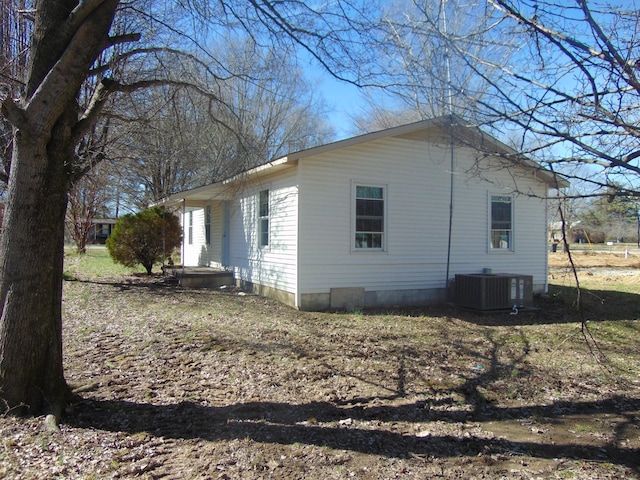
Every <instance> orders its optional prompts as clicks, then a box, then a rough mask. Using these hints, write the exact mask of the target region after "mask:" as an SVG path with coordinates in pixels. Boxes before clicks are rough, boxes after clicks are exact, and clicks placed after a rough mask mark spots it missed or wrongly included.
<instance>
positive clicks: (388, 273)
mask: <svg viewBox="0 0 640 480" xmlns="http://www.w3.org/2000/svg"><path fill="white" fill-rule="evenodd" d="M454 120H456V122H459V120H457V119H454ZM557 186H558V185H557V184H556V181H555V179H554V177H553V175H552V174H551V173H550V172H547V171H544V170H541V169H540V168H538V166H537V165H536V164H534V163H533V162H532V161H531V160H529V159H527V158H524V157H522V156H518V155H517V153H516V152H515V151H513V150H511V149H510V148H509V147H507V146H506V145H504V144H502V143H501V142H499V141H498V140H496V139H495V138H493V137H491V136H489V135H486V134H484V133H483V132H481V131H480V130H479V129H477V128H473V127H463V126H461V125H460V124H459V123H456V124H452V122H451V118H450V117H443V118H439V119H433V120H425V121H421V122H418V123H413V124H409V125H404V126H400V127H396V128H391V129H388V130H384V131H380V132H375V133H370V134H366V135H361V136H357V137H354V138H350V139H346V140H342V141H338V142H335V143H331V144H328V145H323V146H319V147H315V148H310V149H308V150H303V151H300V152H296V153H292V154H290V155H287V156H285V157H282V158H279V159H277V160H274V161H272V162H270V163H267V164H265V165H263V166H260V167H257V168H254V169H252V170H249V171H247V172H245V173H244V174H242V175H238V176H236V177H233V178H231V179H228V180H226V181H223V182H220V183H216V184H212V185H207V186H204V187H200V188H196V189H193V190H189V191H185V192H182V193H178V194H175V195H172V196H171V197H169V198H167V199H166V200H165V201H164V202H163V203H164V204H165V205H174V206H179V207H180V209H181V214H182V224H183V228H184V244H183V263H184V265H187V266H190V265H191V266H196V265H200V266H210V267H215V268H222V269H227V270H229V271H231V272H233V275H234V277H235V281H236V282H237V284H239V285H240V286H243V287H244V288H248V289H251V290H253V291H255V292H257V293H259V294H262V295H266V296H270V297H274V298H277V299H279V300H281V301H282V302H284V303H286V304H289V305H291V306H293V307H295V308H298V309H301V310H324V309H328V308H335V307H342V306H346V305H348V306H351V307H354V306H355V307H380V306H396V305H397V306H400V305H425V304H433V303H438V302H441V301H443V300H444V299H445V296H446V292H447V288H448V285H449V284H450V282H451V279H453V278H454V275H455V274H457V273H474V272H481V271H483V270H485V271H486V269H491V270H492V271H493V272H505V271H507V272H512V273H519V274H526V275H531V276H532V277H533V289H534V291H535V292H544V291H545V290H546V288H547V213H546V212H547V206H546V200H545V197H546V196H547V192H548V190H549V189H550V188H553V187H557Z"/></svg>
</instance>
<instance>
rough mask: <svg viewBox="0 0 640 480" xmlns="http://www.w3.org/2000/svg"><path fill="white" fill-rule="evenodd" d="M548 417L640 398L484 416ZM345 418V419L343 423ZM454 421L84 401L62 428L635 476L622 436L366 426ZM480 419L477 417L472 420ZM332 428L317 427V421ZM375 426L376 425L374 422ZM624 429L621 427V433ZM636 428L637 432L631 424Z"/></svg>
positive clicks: (490, 410) (635, 403) (383, 411)
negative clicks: (513, 459) (568, 438)
mask: <svg viewBox="0 0 640 480" xmlns="http://www.w3.org/2000/svg"><path fill="white" fill-rule="evenodd" d="M534 410H535V413H536V414H538V415H543V416H545V417H548V418H550V419H553V418H554V417H558V416H560V415H565V414H567V413H570V412H580V413H583V414H585V413H597V414H606V413H614V412H615V413H616V414H617V415H624V416H626V417H628V418H629V421H630V422H633V421H634V420H633V419H634V418H635V422H636V423H637V415H638V412H639V411H640V399H635V398H631V399H630V398H620V397H614V398H610V399H607V400H603V401H597V402H585V403H565V402H558V403H555V404H552V405H545V406H538V407H535V409H532V408H531V407H518V408H498V407H487V408H486V409H484V410H483V412H482V419H484V420H486V419H496V420H499V419H505V418H509V419H517V418H529V417H530V416H531V415H532V413H533V411H534ZM341 420H342V421H341ZM387 420H389V421H394V422H396V421H406V422H420V421H445V422H447V421H459V418H456V415H455V414H454V415H453V416H451V415H450V414H449V413H448V412H439V411H435V410H432V409H430V408H428V407H427V405H426V404H425V403H424V402H416V403H412V404H405V405H401V406H371V407H362V406H351V407H340V406H337V405H334V404H331V403H326V402H311V403H308V404H302V405H294V404H289V403H270V402H251V403H240V404H235V405H229V406H225V407H210V406H203V405H200V404H198V403H194V402H181V403H177V404H172V405H152V404H148V403H134V402H128V401H122V400H114V401H96V400H84V401H81V402H79V403H78V404H76V405H75V406H74V408H73V409H72V411H71V412H70V413H69V414H68V416H67V418H66V423H67V424H69V425H73V426H75V427H79V428H93V429H103V430H107V431H114V432H127V433H129V434H136V433H143V432H144V433H148V434H150V435H154V436H157V437H164V438H174V439H201V440H206V441H219V440H234V439H246V438H249V439H251V440H253V441H255V442H261V443H273V444H282V445H292V444H296V443H299V444H306V445H315V446H326V447H330V448H333V449H340V450H351V451H354V452H361V453H366V454H374V455H382V456H385V457H389V458H408V457H411V456H415V455H423V456H429V457H436V458H449V457H458V456H476V455H479V454H499V453H509V454H516V455H526V456H532V457H538V458H542V459H553V458H573V459H581V460H585V461H607V462H610V463H613V464H617V465H621V466H626V467H629V468H632V469H634V470H636V471H640V449H634V448H624V447H622V446H620V444H621V443H620V440H621V438H614V439H612V440H611V441H610V442H609V443H608V444H606V445H605V446H604V447H603V446H602V445H584V444H583V445H579V444H569V443H567V444H553V443H544V442H534V441H510V440H508V439H505V438H490V439H487V438H480V437H473V436H471V437H467V438H461V437H459V436H453V435H441V436H438V435H430V436H425V437H424V438H422V437H419V436H416V435H411V434H407V433H400V432H397V431H392V430H391V429H380V428H378V429H376V428H373V429H372V428H371V425H372V424H371V423H366V424H365V423H362V422H365V421H378V422H384V421H387ZM471 420H472V421H473V420H479V419H474V418H472V419H471ZM327 423H328V424H329V425H321V424H327ZM373 424H374V425H375V424H376V423H375V422H374V423H373ZM625 428H626V427H625V426H624V425H621V426H619V427H618V433H620V434H621V432H623V431H624V429H625ZM634 428H635V427H634Z"/></svg>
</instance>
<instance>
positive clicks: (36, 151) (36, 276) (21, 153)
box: [0, 135, 69, 414]
mask: <svg viewBox="0 0 640 480" xmlns="http://www.w3.org/2000/svg"><path fill="white" fill-rule="evenodd" d="M14 140H18V141H17V142H16V143H15V144H14V158H13V162H12V172H11V180H10V183H9V194H8V202H7V210H6V211H5V223H4V234H3V235H2V238H1V239H0V258H1V259H2V260H1V261H0V273H1V275H0V301H1V303H0V309H1V312H2V316H1V317H0V379H1V381H2V383H1V387H2V391H1V392H0V397H1V398H2V399H3V401H4V402H6V405H5V408H14V409H16V410H15V413H21V414H22V413H27V412H30V413H41V412H53V413H56V414H57V413H59V411H60V409H61V408H62V406H63V405H64V404H65V402H66V400H67V398H68V393H69V392H68V388H67V384H66V382H65V379H64V375H63V370H62V313H61V298H62V272H63V264H62V262H63V248H64V217H65V210H66V184H67V181H66V180H65V177H64V171H63V168H62V166H63V164H56V162H53V161H50V160H51V159H50V155H49V154H48V152H47V151H46V148H43V147H44V145H43V143H44V142H42V141H40V142H33V139H31V138H21V137H20V135H17V136H16V137H15V139H14ZM24 158H29V159H32V161H30V162H24V161H20V160H21V159H24ZM3 410H4V409H3Z"/></svg>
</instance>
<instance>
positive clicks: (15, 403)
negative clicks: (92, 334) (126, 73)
mask: <svg viewBox="0 0 640 480" xmlns="http://www.w3.org/2000/svg"><path fill="white" fill-rule="evenodd" d="M35 5H36V11H35V24H34V34H33V39H32V43H31V53H30V62H29V71H28V73H27V75H28V78H27V79H26V82H25V84H26V89H25V93H24V95H23V97H22V98H21V99H20V101H19V102H16V101H15V100H13V99H7V100H5V101H4V102H3V104H2V113H3V114H4V115H5V116H6V117H7V118H8V119H9V121H10V122H11V124H12V125H13V129H14V130H13V131H14V135H13V143H14V144H13V155H12V161H11V171H10V175H9V184H8V194H7V207H6V211H5V217H4V223H3V233H2V237H1V238H0V414H2V413H4V411H11V412H13V413H19V414H23V413H29V414H34V415H35V414H40V413H49V412H51V413H55V414H59V413H60V412H61V410H62V408H63V407H64V405H65V404H66V401H67V399H68V397H69V388H68V386H67V384H66V381H65V379H64V374H63V368H62V314H61V311H62V273H63V255H64V250H63V248H64V221H65V212H66V207H67V193H68V191H69V188H70V186H71V182H72V180H73V179H74V178H75V176H76V174H77V168H76V167H78V165H77V164H76V156H75V148H76V144H77V143H78V141H79V138H80V137H81V136H82V134H83V132H85V131H86V130H85V125H86V124H87V123H88V121H87V118H88V115H84V116H83V115H82V112H81V111H80V110H79V108H78V92H79V91H80V87H81V85H82V84H83V82H84V81H85V80H86V77H87V75H88V74H89V69H90V68H91V65H92V64H93V63H94V61H95V59H96V58H97V57H98V55H99V54H100V53H101V52H102V50H103V49H104V48H106V47H107V45H108V33H109V29H110V26H111V22H112V20H113V17H114V14H115V10H116V7H117V5H118V0H87V1H84V2H79V1H78V0H56V1H50V0H41V1H38V2H35Z"/></svg>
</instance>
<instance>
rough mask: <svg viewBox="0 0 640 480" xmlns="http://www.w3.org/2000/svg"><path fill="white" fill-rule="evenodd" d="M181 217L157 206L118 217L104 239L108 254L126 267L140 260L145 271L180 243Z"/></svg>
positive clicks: (149, 270)
mask: <svg viewBox="0 0 640 480" xmlns="http://www.w3.org/2000/svg"><path fill="white" fill-rule="evenodd" d="M181 241H182V232H181V227H180V220H179V219H178V217H176V216H175V215H173V214H172V213H169V212H166V211H164V210H163V209H162V208H160V207H154V208H150V209H148V210H144V211H142V212H140V213H137V214H135V215H133V214H129V215H125V216H123V217H120V218H119V219H118V221H117V222H116V224H115V226H114V229H113V232H112V233H111V235H110V236H109V238H108V239H107V249H108V250H109V255H111V258H113V260H114V261H115V262H117V263H120V264H122V265H124V266H125V267H134V266H136V265H138V264H141V265H142V266H143V267H144V268H145V270H146V271H147V274H148V275H151V269H152V268H153V265H154V264H155V263H158V262H159V261H161V260H162V258H163V256H164V255H167V254H169V253H171V252H172V251H173V250H174V249H176V248H178V247H179V246H180V242H181Z"/></svg>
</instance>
